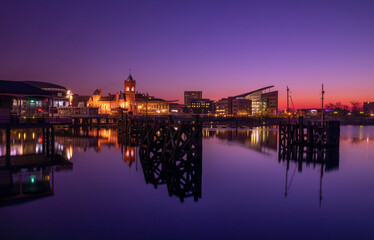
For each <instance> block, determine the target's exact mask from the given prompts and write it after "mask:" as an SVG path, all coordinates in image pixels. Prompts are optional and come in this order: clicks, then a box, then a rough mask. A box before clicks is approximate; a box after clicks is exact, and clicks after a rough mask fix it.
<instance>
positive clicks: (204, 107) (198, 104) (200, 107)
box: [190, 99, 213, 114]
mask: <svg viewBox="0 0 374 240" xmlns="http://www.w3.org/2000/svg"><path fill="white" fill-rule="evenodd" d="M190 107H191V109H192V112H193V113H195V114H200V113H212V112H213V101H212V100H210V99H191V100H190Z"/></svg>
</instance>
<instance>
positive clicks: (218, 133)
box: [203, 127, 278, 154]
mask: <svg viewBox="0 0 374 240" xmlns="http://www.w3.org/2000/svg"><path fill="white" fill-rule="evenodd" d="M276 130H277V129H275V128H265V127H256V128H253V129H248V130H227V129H224V130H222V129H216V130H212V129H204V130H203V137H204V138H217V139H220V140H226V141H227V142H229V143H234V144H240V145H242V146H245V147H247V148H249V149H252V150H255V151H258V152H261V153H264V154H271V153H272V152H275V151H277V139H278V132H277V131H276Z"/></svg>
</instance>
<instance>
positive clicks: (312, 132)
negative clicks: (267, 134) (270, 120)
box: [279, 117, 340, 147]
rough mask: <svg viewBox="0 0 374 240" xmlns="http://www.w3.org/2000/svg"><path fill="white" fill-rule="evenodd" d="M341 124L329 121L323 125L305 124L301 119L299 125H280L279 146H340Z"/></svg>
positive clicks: (301, 118)
mask: <svg viewBox="0 0 374 240" xmlns="http://www.w3.org/2000/svg"><path fill="white" fill-rule="evenodd" d="M339 137H340V122H338V121H328V122H324V124H323V125H321V124H317V123H314V124H312V123H311V122H308V123H307V124H304V118H303V117H300V118H299V123H298V124H291V123H287V124H282V123H280V124H279V144H280V146H281V147H286V146H290V145H302V146H309V147H334V146H339Z"/></svg>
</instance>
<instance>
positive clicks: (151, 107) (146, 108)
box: [136, 93, 170, 115]
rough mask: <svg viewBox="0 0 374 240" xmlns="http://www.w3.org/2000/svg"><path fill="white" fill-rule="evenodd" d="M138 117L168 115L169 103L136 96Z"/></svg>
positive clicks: (150, 97) (149, 97) (151, 97)
mask: <svg viewBox="0 0 374 240" xmlns="http://www.w3.org/2000/svg"><path fill="white" fill-rule="evenodd" d="M136 102H137V108H138V110H137V114H138V115H160V114H169V112H170V106H169V101H166V100H164V99H161V98H155V97H153V96H146V95H144V94H140V93H138V94H136Z"/></svg>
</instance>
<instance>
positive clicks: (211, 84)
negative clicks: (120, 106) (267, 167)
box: [0, 0, 374, 108]
mask: <svg viewBox="0 0 374 240" xmlns="http://www.w3.org/2000/svg"><path fill="white" fill-rule="evenodd" d="M0 33H1V34H0V46H1V51H0V79H7V80H41V81H48V82H52V83H56V84H61V85H63V86H65V87H67V88H70V89H71V90H72V91H73V92H74V93H79V94H92V93H93V91H94V90H95V88H102V89H103V92H104V94H107V93H109V92H111V93H114V92H116V91H120V90H123V79H124V78H126V77H127V75H128V72H129V70H128V69H129V68H131V69H132V75H133V77H134V78H135V80H137V91H140V92H148V93H149V94H150V95H155V96H156V97H161V98H165V99H168V100H172V99H179V100H182V99H183V91H184V90H202V91H203V97H207V98H212V99H214V100H218V99H220V98H222V97H227V96H232V95H237V94H240V93H243V92H247V91H251V90H254V89H257V88H260V87H263V86H266V85H275V89H277V90H279V97H280V107H284V105H285V100H286V99H285V94H286V91H285V89H286V85H288V86H289V87H290V89H291V94H292V97H293V100H294V103H295V107H297V108H298V107H312V106H319V98H320V87H321V83H324V84H325V88H326V101H327V102H331V101H333V102H335V101H338V100H341V101H343V102H347V103H348V102H349V101H351V100H357V101H367V100H369V101H374V1H359V0H352V1H344V0H339V1H327V0H324V1H316V0H313V1H307V0H305V1H299V0H295V1H281V0H275V1H266V0H258V1H217V0H216V1H202V0H200V1H178V0H173V1H144V0H141V1H139V0H134V1H77V0H74V1H67V0H64V1H50V0H46V1H38V0H32V1H16V0H15V1H11V0H9V1H1V2H0Z"/></svg>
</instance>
